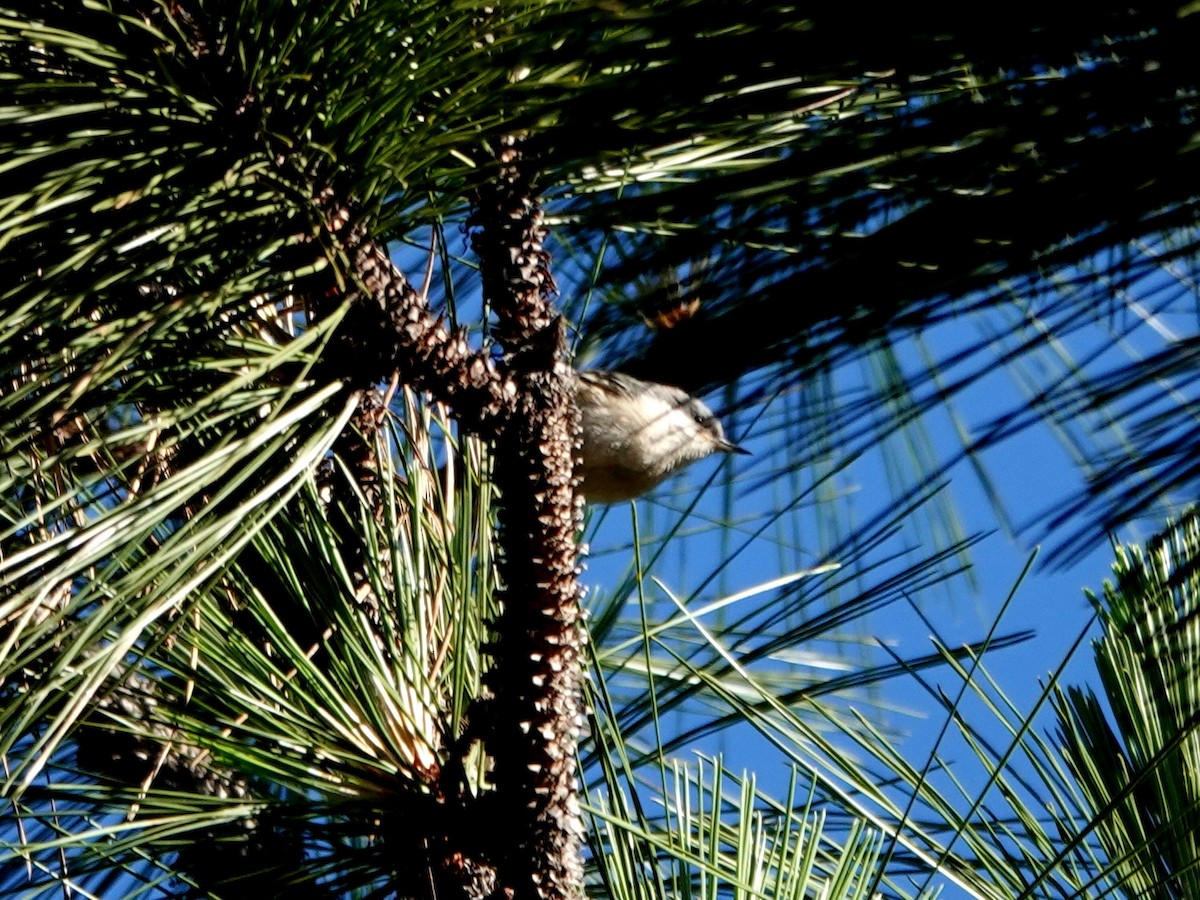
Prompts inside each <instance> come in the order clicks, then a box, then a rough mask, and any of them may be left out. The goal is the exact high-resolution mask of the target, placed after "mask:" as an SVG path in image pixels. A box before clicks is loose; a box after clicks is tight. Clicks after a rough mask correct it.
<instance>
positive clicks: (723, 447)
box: [717, 441, 753, 456]
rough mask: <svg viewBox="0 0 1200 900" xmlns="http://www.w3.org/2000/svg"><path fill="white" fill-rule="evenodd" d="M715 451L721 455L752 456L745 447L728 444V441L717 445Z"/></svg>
mask: <svg viewBox="0 0 1200 900" xmlns="http://www.w3.org/2000/svg"><path fill="white" fill-rule="evenodd" d="M717 449H718V450H720V451H721V452H722V453H741V454H742V455H744V456H753V454H752V453H751V452H750V451H749V450H747V449H746V448H745V447H739V446H738V445H737V444H733V443H730V442H729V441H721V443H719V444H717Z"/></svg>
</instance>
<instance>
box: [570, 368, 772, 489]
mask: <svg viewBox="0 0 1200 900" xmlns="http://www.w3.org/2000/svg"><path fill="white" fill-rule="evenodd" d="M575 402H576V404H577V405H578V406H579V413H580V430H581V431H582V440H583V447H582V449H581V451H580V457H581V459H580V469H579V474H580V476H581V478H582V482H583V483H582V491H583V495H584V497H586V498H587V500H588V502H590V503H616V502H618V501H620V500H632V499H633V498H634V497H640V496H641V495H642V494H644V493H646V491H648V490H650V489H651V488H653V487H654V486H655V485H657V484H659V483H660V482H661V481H662V480H663V479H665V478H666V477H667V476H668V475H671V474H672V473H674V472H676V471H678V470H679V469H682V468H683V467H685V466H688V465H690V464H691V463H694V462H696V461H697V460H701V459H704V458H705V457H706V456H709V455H711V454H713V453H749V452H750V451H749V450H744V449H742V448H741V447H739V446H737V445H736V444H734V443H732V442H730V441H729V440H727V439H726V437H725V431H724V429H722V428H721V423H720V422H719V421H718V420H717V417H716V416H714V415H713V413H712V410H710V409H709V408H708V407H707V406H705V405H704V404H703V403H701V402H700V401H699V400H697V399H696V398H695V397H691V396H689V395H688V394H687V393H686V392H685V391H682V390H680V389H679V388H676V387H669V386H667V385H665V384H655V383H652V382H648V381H641V380H639V379H637V378H633V377H631V376H629V375H623V374H621V373H620V372H607V371H599V370H591V371H580V372H577V373H576V379H575Z"/></svg>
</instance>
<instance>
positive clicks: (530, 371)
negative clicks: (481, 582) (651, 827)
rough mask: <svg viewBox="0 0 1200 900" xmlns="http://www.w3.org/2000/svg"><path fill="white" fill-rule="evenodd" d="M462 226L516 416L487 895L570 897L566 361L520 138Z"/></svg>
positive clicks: (504, 471)
mask: <svg viewBox="0 0 1200 900" xmlns="http://www.w3.org/2000/svg"><path fill="white" fill-rule="evenodd" d="M494 164H495V166H496V168H495V175H494V177H493V178H492V179H491V180H489V182H488V183H487V186H486V187H485V188H483V189H481V190H480V191H479V194H478V196H477V198H476V204H475V211H474V214H473V216H472V219H471V228H472V245H473V247H474V249H475V252H476V254H477V255H478V257H479V261H480V272H481V275H482V278H483V290H484V296H485V299H486V300H487V301H488V302H489V303H490V304H491V306H492V308H493V309H494V310H495V311H496V315H497V320H498V324H497V328H496V337H497V338H498V340H499V341H500V342H501V345H502V347H503V348H504V351H505V365H506V370H507V372H506V374H507V375H508V378H509V379H510V383H511V384H513V385H514V386H515V387H516V395H515V408H514V409H513V410H512V411H511V413H510V414H509V415H508V416H506V417H505V418H504V419H503V421H502V422H501V423H500V427H499V429H498V432H497V434H496V435H495V481H496V484H497V486H498V487H499V489H500V494H501V504H500V512H499V526H500V528H499V539H498V542H499V546H500V551H501V559H500V567H499V570H500V580H501V584H502V595H501V600H502V612H501V614H500V617H499V619H498V621H497V622H496V623H495V643H494V645H493V658H494V666H493V667H492V669H491V670H490V673H489V675H488V679H487V682H488V687H489V688H490V689H491V691H492V693H493V695H494V699H493V701H492V703H491V704H490V705H491V709H490V711H489V715H488V716H487V717H486V718H487V725H486V726H485V734H484V735H483V737H484V742H485V745H486V747H487V750H488V753H489V755H490V756H491V757H492V758H493V760H494V763H495V772H494V784H495V791H494V793H493V794H492V795H490V796H489V797H488V798H487V803H488V804H489V805H491V806H492V807H493V808H492V809H490V810H488V813H489V815H488V819H489V821H490V823H492V828H493V829H494V832H495V833H494V838H493V840H494V841H495V842H496V843H495V845H494V851H495V852H496V854H497V858H496V862H497V868H498V875H499V884H498V885H497V888H496V890H495V891H494V892H493V896H504V897H516V898H518V900H520V898H539V900H549V898H579V897H582V895H583V864H582V861H581V858H580V848H581V845H582V840H583V827H582V822H581V820H580V816H579V806H578V794H577V786H576V764H575V750H576V743H577V740H578V735H579V729H580V726H581V724H582V721H583V710H582V701H581V697H580V678H581V651H582V641H583V633H582V629H581V628H580V622H579V617H580V613H579V582H578V574H579V570H578V562H577V538H576V536H577V535H578V533H579V528H580V526H581V523H582V500H581V499H580V497H579V494H578V491H577V490H576V478H575V475H574V460H575V456H576V453H577V449H578V448H577V443H578V412H577V410H576V408H575V404H574V400H573V397H572V390H571V370H570V368H569V367H568V365H567V364H566V361H565V341H564V340H563V333H562V324H561V322H560V320H559V318H558V316H557V314H556V313H555V311H554V308H553V306H552V304H551V302H550V298H551V296H552V295H553V293H554V281H553V278H552V277H551V275H550V270H549V265H548V262H549V257H548V255H547V253H546V251H545V250H544V248H543V246H542V240H543V236H544V233H545V229H544V226H543V224H542V214H541V209H540V207H539V205H538V203H537V199H536V194H535V192H534V190H533V187H532V186H531V184H530V182H529V180H528V178H527V175H526V173H525V171H524V167H523V166H522V164H521V147H520V141H519V139H516V138H509V139H506V140H504V141H502V142H501V145H500V147H499V149H498V152H497V153H496V160H495V163H494Z"/></svg>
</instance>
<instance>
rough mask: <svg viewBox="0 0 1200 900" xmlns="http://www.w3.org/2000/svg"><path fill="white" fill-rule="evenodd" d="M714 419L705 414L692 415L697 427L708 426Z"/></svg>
mask: <svg viewBox="0 0 1200 900" xmlns="http://www.w3.org/2000/svg"><path fill="white" fill-rule="evenodd" d="M712 419H713V417H712V416H706V415H705V414H704V413H700V412H698V413H693V414H692V420H693V421H694V422H695V423H696V424H697V425H707V424H708V423H709V422H711V421H712Z"/></svg>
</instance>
